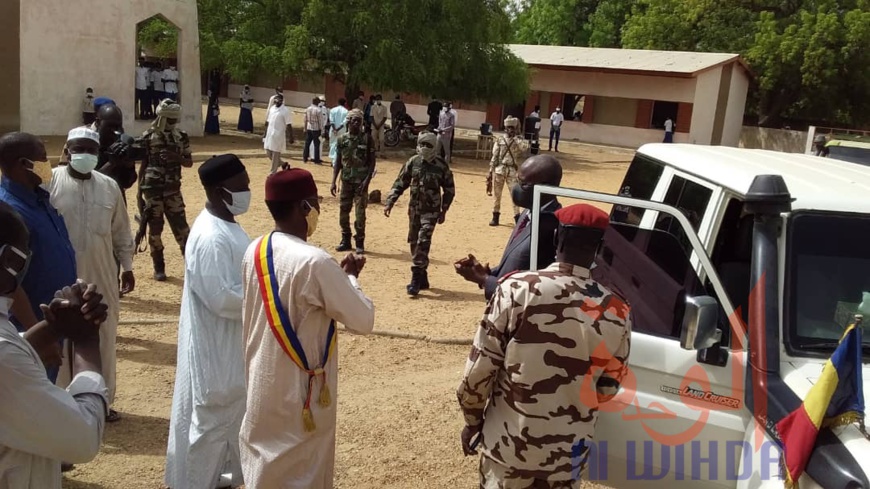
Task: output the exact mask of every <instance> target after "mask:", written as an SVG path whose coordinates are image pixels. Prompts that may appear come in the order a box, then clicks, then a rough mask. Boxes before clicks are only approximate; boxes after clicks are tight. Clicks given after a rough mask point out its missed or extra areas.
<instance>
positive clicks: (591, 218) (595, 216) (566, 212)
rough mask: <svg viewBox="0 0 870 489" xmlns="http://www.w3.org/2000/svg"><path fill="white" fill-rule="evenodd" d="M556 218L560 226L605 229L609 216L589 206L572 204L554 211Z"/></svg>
mask: <svg viewBox="0 0 870 489" xmlns="http://www.w3.org/2000/svg"><path fill="white" fill-rule="evenodd" d="M556 218H557V219H559V224H560V225H562V226H574V227H580V228H592V229H602V230H603V229H607V226H609V225H610V216H608V215H607V213H606V212H604V211H603V210H601V209H599V208H597V207H594V206H591V205H589V204H574V205H570V206H568V207H563V208H561V209H559V210H557V211H556Z"/></svg>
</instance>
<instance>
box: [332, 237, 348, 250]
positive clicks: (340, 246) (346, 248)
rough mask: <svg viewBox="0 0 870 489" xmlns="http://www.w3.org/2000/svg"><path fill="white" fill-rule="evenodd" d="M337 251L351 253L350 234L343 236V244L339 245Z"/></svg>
mask: <svg viewBox="0 0 870 489" xmlns="http://www.w3.org/2000/svg"><path fill="white" fill-rule="evenodd" d="M335 251H350V234H344V233H342V234H341V243H338V246H336V247H335Z"/></svg>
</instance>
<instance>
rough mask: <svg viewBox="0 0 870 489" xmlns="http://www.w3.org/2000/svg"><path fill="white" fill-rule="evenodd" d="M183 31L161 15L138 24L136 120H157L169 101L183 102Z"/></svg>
mask: <svg viewBox="0 0 870 489" xmlns="http://www.w3.org/2000/svg"><path fill="white" fill-rule="evenodd" d="M180 32H181V31H180V29H179V28H178V26H176V25H175V24H173V23H172V22H170V21H169V20H168V19H166V17H163V16H162V15H159V14H158V15H154V16H152V17H149V18H147V19H145V20H143V21H141V22H139V23H137V24H136V54H137V56H138V58H139V59H138V61H137V65H136V79H135V87H134V89H135V91H136V110H135V116H136V119H153V118H154V117H155V114H154V113H155V110H156V108H157V105H158V104H159V103H160V101H161V100H163V99H165V98H170V99H173V100H176V101H180V93H181V90H180V88H181V83H182V80H181V79H180V76H179V70H178V67H179V66H180V64H179V62H180V59H179V58H180V46H179V38H180V36H179V34H180Z"/></svg>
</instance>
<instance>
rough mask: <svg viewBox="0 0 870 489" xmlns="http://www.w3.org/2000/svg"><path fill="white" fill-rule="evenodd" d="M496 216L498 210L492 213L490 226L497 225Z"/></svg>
mask: <svg viewBox="0 0 870 489" xmlns="http://www.w3.org/2000/svg"><path fill="white" fill-rule="evenodd" d="M498 216H499V213H498V212H493V213H492V221H489V225H490V226H498Z"/></svg>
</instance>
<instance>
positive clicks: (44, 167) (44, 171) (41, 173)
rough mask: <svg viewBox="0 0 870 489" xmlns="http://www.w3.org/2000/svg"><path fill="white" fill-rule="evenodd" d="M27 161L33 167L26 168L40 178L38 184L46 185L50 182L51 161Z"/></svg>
mask: <svg viewBox="0 0 870 489" xmlns="http://www.w3.org/2000/svg"><path fill="white" fill-rule="evenodd" d="M27 161H28V162H29V163H30V164H31V165H33V168H28V170H30V172H31V173H33V174H34V175H36V176H37V177H39V179H40V180H42V183H41V184H40V185H42V186H46V187H47V186H48V184H50V183H51V176H52V173H51V163H49V162H47V161H30V160H27Z"/></svg>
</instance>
